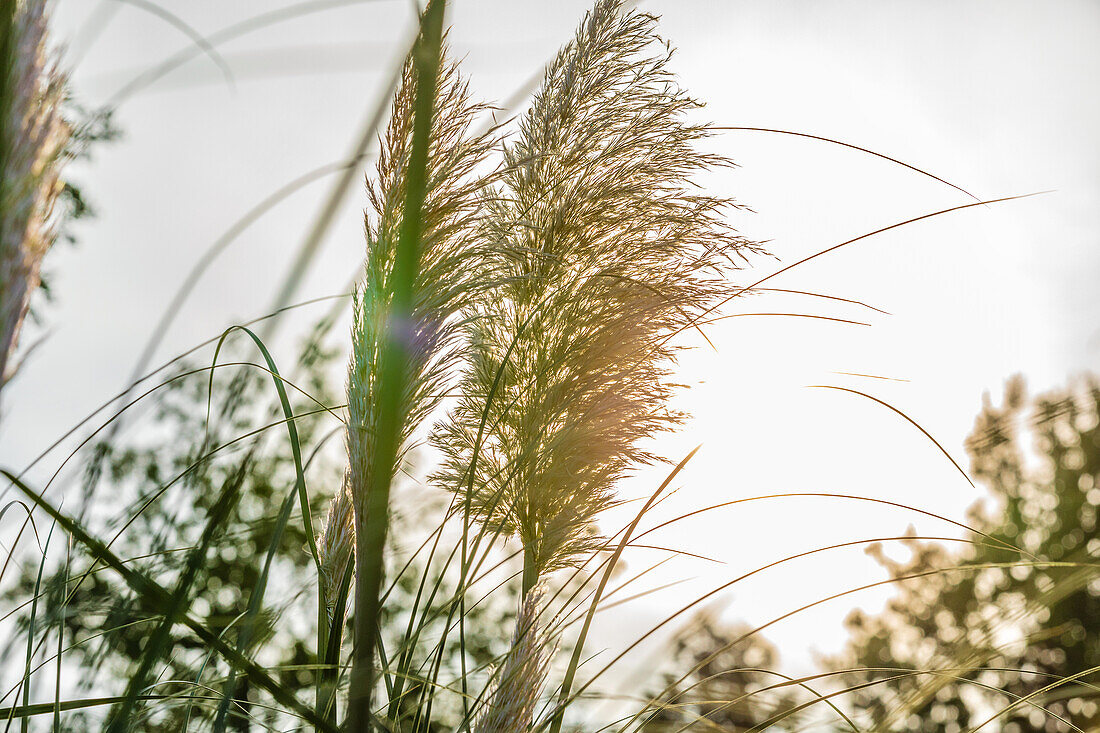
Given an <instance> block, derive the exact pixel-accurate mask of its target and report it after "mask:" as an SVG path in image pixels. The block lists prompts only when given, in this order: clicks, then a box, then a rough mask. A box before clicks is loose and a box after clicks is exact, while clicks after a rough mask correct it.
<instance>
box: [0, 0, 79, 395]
mask: <svg viewBox="0 0 1100 733" xmlns="http://www.w3.org/2000/svg"><path fill="white" fill-rule="evenodd" d="M64 84H65V79H64V76H63V75H62V74H61V73H60V71H58V69H57V67H56V66H55V65H54V64H53V63H52V62H51V60H50V56H49V53H48V50H47V43H46V3H45V0H14V1H13V2H5V3H4V7H3V10H0V386H2V385H3V383H4V381H6V380H7V379H8V378H10V376H11V371H12V369H13V368H12V366H11V364H10V359H11V357H12V353H13V352H14V351H15V347H16V345H17V343H18V339H19V331H20V328H21V326H22V324H23V320H24V319H25V317H26V314H27V309H28V307H29V303H30V296H31V293H33V292H34V290H35V288H37V287H38V283H39V270H40V267H41V263H42V258H43V257H44V256H45V254H46V252H47V251H48V250H49V249H50V247H51V246H52V245H53V243H54V240H55V238H56V223H55V216H54V204H55V202H56V201H57V197H58V194H59V193H60V192H61V189H62V187H63V184H62V182H61V180H60V178H59V174H60V166H61V163H62V161H63V158H64V155H65V147H66V143H67V141H68V138H69V128H68V126H67V125H66V123H65V121H64V119H63V118H62V114H61V102H62V99H63V97H64Z"/></svg>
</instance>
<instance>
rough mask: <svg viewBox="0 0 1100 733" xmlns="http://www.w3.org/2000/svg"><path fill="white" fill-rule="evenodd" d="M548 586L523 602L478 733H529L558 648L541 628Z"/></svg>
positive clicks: (539, 588) (535, 589) (535, 591)
mask: <svg viewBox="0 0 1100 733" xmlns="http://www.w3.org/2000/svg"><path fill="white" fill-rule="evenodd" d="M544 596H545V586H543V585H541V584H540V585H537V586H535V587H534V588H533V589H532V590H531V591H530V592H529V593H528V594H527V596H526V597H525V598H524V599H523V605H522V606H521V607H520V612H519V615H518V616H517V617H516V629H515V632H514V633H513V634H512V644H511V647H510V648H509V649H508V652H507V654H506V655H505V658H504V662H503V663H502V664H501V666H500V669H499V670H498V671H497V672H496V674H495V675H494V676H495V682H494V684H495V686H494V688H493V691H492V692H491V693H490V694H489V696H488V699H487V702H486V705H485V710H484V712H483V713H482V714H481V716H480V717H479V718H478V720H477V723H476V724H475V725H474V733H526V731H529V730H530V729H531V724H532V722H533V720H534V716H535V706H536V704H537V703H538V699H539V693H540V691H541V690H542V685H543V682H545V680H546V674H547V672H548V671H549V669H550V662H551V660H552V659H553V657H554V652H555V651H556V645H555V644H554V643H553V640H551V639H548V638H547V636H546V633H545V632H544V631H543V630H542V628H541V625H540V614H541V613H542V600H543V597H544Z"/></svg>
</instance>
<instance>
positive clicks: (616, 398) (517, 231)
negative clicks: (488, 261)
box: [436, 0, 755, 590]
mask: <svg viewBox="0 0 1100 733" xmlns="http://www.w3.org/2000/svg"><path fill="white" fill-rule="evenodd" d="M655 23H656V19H655V18H654V17H653V16H650V15H646V14H643V13H639V12H635V11H624V10H623V8H622V7H621V3H620V2H618V1H617V0H600V2H598V3H597V4H596V6H595V7H594V8H593V9H592V10H591V11H590V12H589V13H588V15H587V16H586V18H585V19H584V21H583V22H582V24H581V26H580V28H579V29H578V31H577V33H576V36H575V38H574V39H573V40H572V41H571V42H569V43H568V44H567V45H566V46H565V47H564V48H563V49H562V50H561V52H560V53H559V54H558V56H557V58H556V59H555V60H554V61H553V62H552V64H551V65H550V66H549V67H548V69H547V71H546V74H545V78H544V80H543V82H542V86H541V88H540V89H539V90H538V92H537V93H536V94H535V96H534V98H533V101H532V105H531V107H530V109H529V110H528V112H527V113H526V114H525V116H524V117H523V118H522V119H521V121H520V124H519V129H518V132H517V134H516V136H515V139H513V140H512V141H511V142H509V143H508V144H507V145H506V146H505V149H504V156H505V160H506V168H505V172H504V174H503V177H502V182H501V184H500V185H499V186H496V187H495V190H493V191H492V193H491V195H488V196H487V197H486V200H485V204H484V205H485V207H486V209H487V212H488V213H487V216H486V218H485V220H484V221H485V223H484V224H483V226H482V228H481V231H480V236H481V238H482V241H483V242H485V243H486V245H488V246H489V247H490V248H491V254H492V257H493V258H494V268H495V269H496V270H498V271H499V272H501V273H503V274H502V276H501V278H500V280H499V284H498V285H496V286H494V287H493V288H492V289H491V291H489V292H488V294H487V296H486V297H483V298H480V299H479V300H478V301H477V303H476V304H474V305H473V306H471V307H470V308H468V309H467V315H468V320H469V322H470V325H469V327H468V337H469V339H470V341H471V344H472V347H471V348H472V352H473V353H472V358H471V362H470V364H469V366H468V369H467V371H466V372H465V375H464V378H463V381H462V383H461V387H460V390H459V391H460V393H461V398H460V401H459V403H458V405H457V407H456V409H455V410H454V412H453V415H452V419H451V420H450V421H449V422H448V423H447V424H446V425H445V426H444V427H443V428H442V429H441V430H440V431H439V432H438V434H437V436H436V443H437V444H438V446H439V447H440V448H441V449H442V452H443V453H444V456H445V463H444V466H443V468H442V469H441V471H439V472H438V473H437V475H436V479H437V480H438V481H439V482H440V483H441V484H442V485H444V486H447V487H448V488H451V489H452V490H455V491H459V492H462V493H463V495H464V498H465V499H466V500H467V502H468V505H469V508H470V510H471V511H472V513H473V514H474V516H476V517H478V518H480V519H481V520H483V521H485V522H488V523H491V524H492V525H494V526H498V527H503V529H504V530H505V531H506V532H508V533H512V534H515V535H518V536H519V538H520V540H521V541H522V543H523V546H524V549H525V575H524V588H525V590H526V589H530V588H531V587H533V586H534V585H535V583H536V582H537V580H538V577H539V576H541V575H543V574H545V573H547V572H550V571H553V570H555V569H558V568H562V567H565V566H568V565H570V564H573V563H574V562H575V561H576V560H577V559H579V558H582V557H586V556H588V555H589V553H591V552H592V551H593V550H594V549H595V548H596V547H597V546H598V545H599V542H600V540H599V538H598V537H596V536H595V533H594V532H593V531H592V521H593V519H594V517H595V516H596V515H597V514H598V513H599V512H601V511H602V510H604V509H606V508H607V507H609V506H611V505H612V504H613V503H614V501H615V499H614V493H613V488H614V486H615V484H616V482H617V481H618V480H619V479H620V478H622V477H623V476H624V475H625V474H627V473H628V471H629V470H630V469H631V467H633V466H636V465H639V464H644V463H646V462H650V461H653V460H655V456H653V455H651V454H650V453H648V452H647V451H646V450H645V448H644V447H643V441H644V440H645V439H646V438H649V437H651V436H653V435H654V434H656V433H660V432H662V431H667V430H669V429H671V428H673V427H674V426H675V425H676V424H677V423H679V422H680V421H681V419H682V416H681V415H679V414H677V413H675V412H672V411H670V410H669V409H668V407H667V406H666V402H667V399H668V398H669V396H670V395H671V392H672V389H673V385H672V384H671V383H670V381H669V377H670V367H671V364H672V360H673V357H674V355H675V353H676V350H677V347H676V346H675V345H674V344H672V343H670V341H669V339H670V337H671V336H672V335H674V334H676V333H677V332H679V331H681V330H683V329H685V328H687V327H689V326H690V324H691V323H692V319H693V318H694V317H696V316H697V315H698V314H700V313H702V312H703V311H704V310H705V309H706V308H707V307H709V306H711V305H713V304H714V303H716V302H717V301H718V300H719V299H720V298H722V297H724V296H725V295H727V294H728V293H729V292H730V286H729V284H728V275H729V273H730V271H731V270H732V269H734V268H735V267H736V266H737V261H738V257H739V256H741V255H743V254H745V253H747V252H749V251H752V250H754V249H755V246H754V245H753V244H751V243H749V242H747V241H745V240H744V239H742V238H741V237H739V236H738V235H737V234H736V233H735V232H734V231H733V230H732V229H731V228H730V226H729V225H728V224H727V223H726V221H725V218H724V217H725V214H726V213H728V210H729V209H730V208H731V207H733V206H734V203H733V202H732V201H731V200H730V199H727V198H722V197H716V196H709V195H705V194H703V193H701V192H700V191H699V189H697V188H696V187H695V186H694V183H693V179H694V177H695V176H696V175H697V174H700V173H703V172H705V171H707V170H710V169H713V168H715V167H719V166H723V165H726V164H727V163H728V161H727V160H726V159H725V158H722V157H720V156H716V155H711V154H707V153H705V152H702V151H700V150H699V148H698V144H699V143H700V142H701V141H702V140H703V139H704V138H706V137H707V136H708V134H709V133H708V128H707V127H706V126H704V125H698V124H693V123H690V122H689V121H687V115H688V114H689V113H691V112H693V111H694V110H696V109H697V108H698V107H699V106H700V105H699V103H698V102H696V101H695V100H693V99H692V98H691V97H689V96H688V95H687V94H686V93H685V92H684V91H682V90H681V89H680V88H679V87H678V86H677V85H676V82H675V80H674V78H673V76H672V75H671V73H670V72H669V69H668V62H669V59H670V56H671V51H670V50H669V49H668V47H667V45H666V44H665V43H664V42H663V41H662V40H661V39H660V38H659V37H658V36H657V34H656V32H655V28H654V26H655Z"/></svg>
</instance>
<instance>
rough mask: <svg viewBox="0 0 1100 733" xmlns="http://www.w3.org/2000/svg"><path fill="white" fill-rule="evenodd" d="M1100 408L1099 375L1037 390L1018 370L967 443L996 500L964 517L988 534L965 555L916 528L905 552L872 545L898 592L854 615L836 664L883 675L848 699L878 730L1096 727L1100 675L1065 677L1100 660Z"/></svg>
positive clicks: (854, 678) (977, 473)
mask: <svg viewBox="0 0 1100 733" xmlns="http://www.w3.org/2000/svg"><path fill="white" fill-rule="evenodd" d="M1098 416H1100V385H1098V384H1097V382H1096V381H1095V379H1091V378H1090V379H1086V380H1083V381H1082V382H1081V383H1079V384H1076V385H1071V386H1070V387H1069V388H1067V389H1065V390H1062V391H1060V392H1055V393H1052V394H1048V395H1045V396H1042V397H1040V398H1038V399H1035V400H1034V401H1029V400H1028V398H1027V396H1026V392H1025V387H1024V383H1023V380H1022V379H1020V378H1015V379H1013V380H1011V381H1010V382H1009V384H1008V385H1007V388H1006V390H1005V396H1004V400H1003V404H1002V405H1001V406H1000V407H996V406H994V405H992V404H991V403H990V401H989V399H988V398H987V399H986V400H985V404H984V406H983V409H982V411H981V413H980V414H979V416H978V418H977V421H976V424H975V427H974V430H973V432H972V434H971V436H970V438H969V439H968V441H967V449H968V451H969V453H970V457H971V473H972V475H973V477H974V478H975V479H976V480H978V481H980V482H981V483H982V484H984V485H985V486H986V487H987V488H988V490H989V492H990V494H991V497H990V499H991V500H992V501H991V502H984V503H979V504H978V505H976V506H975V507H974V509H972V511H971V515H970V517H969V524H970V526H971V527H972V528H974V529H975V530H977V531H978V532H982V533H985V534H986V535H987V536H985V537H983V536H981V535H980V534H976V533H975V534H971V535H970V536H969V539H970V540H972V541H973V542H974V543H975V544H968V545H966V549H965V550H963V551H962V552H961V553H954V552H951V551H948V550H947V549H945V548H944V547H943V546H942V545H940V544H935V543H928V542H922V541H918V540H915V539H914V540H909V541H907V543H906V544H907V545H908V549H909V550H910V552H911V555H910V557H909V558H908V559H907V560H906V561H904V562H898V561H895V560H892V559H890V558H889V557H888V556H887V555H886V554H885V553H884V551H883V549H882V548H881V547H875V548H872V550H871V554H872V555H873V556H874V557H876V558H877V559H878V560H879V561H880V562H881V564H882V565H883V566H885V567H886V568H887V569H888V570H889V571H890V573H891V574H892V576H893V577H894V578H897V579H899V583H898V585H897V589H898V590H897V595H896V596H895V597H894V598H893V600H891V601H890V603H889V604H888V606H887V607H886V609H885V610H884V611H883V612H882V613H881V614H879V615H867V614H864V613H859V612H857V613H853V614H852V615H851V616H850V617H849V619H848V621H847V626H848V629H849V631H850V634H851V639H850V645H849V649H848V651H847V653H846V655H845V656H844V657H842V658H838V659H834V660H831V664H832V666H833V667H834V668H835V669H838V670H839V669H845V668H852V667H863V668H869V669H867V670H866V671H861V672H859V673H856V674H850V675H848V676H847V682H848V683H849V684H851V685H858V684H862V683H866V682H875V683H877V684H873V685H872V686H870V687H867V688H865V689H861V690H859V691H858V692H855V693H854V695H853V698H852V699H853V702H854V705H855V707H856V708H857V709H858V711H859V712H860V713H861V714H862V715H863V716H864V717H865V718H866V719H867V721H870V722H871V723H873V724H874V725H875V728H874V730H884V731H895V730H896V731H928V733H932V732H933V731H935V732H936V733H956V732H957V731H960V730H970V729H971V728H972V727H975V726H979V725H981V724H983V723H984V722H985V721H986V720H987V719H989V718H992V717H993V716H995V715H997V716H998V717H997V719H996V721H997V722H996V723H995V724H992V725H991V727H990V729H991V730H1002V731H1003V732H1004V733H1025V732H1035V733H1039V732H1043V733H1046V732H1048V731H1049V732H1051V733H1053V732H1054V731H1065V730H1071V727H1070V726H1069V725H1068V724H1067V723H1072V724H1073V725H1075V726H1077V727H1078V728H1079V729H1082V730H1085V731H1094V730H1100V689H1098V688H1097V687H1095V686H1094V685H1096V684H1097V683H1100V676H1098V675H1097V674H1083V675H1081V676H1079V677H1076V678H1074V679H1069V678H1071V677H1074V676H1075V675H1078V674H1080V673H1085V672H1088V671H1089V670H1093V669H1095V668H1097V667H1098V666H1100V597H1098V596H1100V567H1098V566H1097V565H1096V564H1095V558H1096V556H1097V555H1098V554H1100V532H1098V529H1097V507H1098V505H1100V427H1098ZM1028 438H1031V440H1032V441H1033V446H1032V447H1031V449H1030V450H1029V446H1028V445H1027V440H1028ZM988 504H992V506H991V508H987V505H988ZM1006 545H1012V546H1015V547H1017V548H1019V550H1021V551H1022V552H1016V551H1011V550H1008V549H1006V547H1005V546H1006ZM964 565H968V566H972V567H971V568H970V569H957V570H951V571H949V572H946V573H933V574H927V575H919V574H921V573H927V572H928V571H933V570H936V569H940V568H952V567H959V566H964ZM982 566H984V567H982ZM913 575H919V577H916V578H912V579H905V578H907V577H908V576H913ZM911 672H918V673H917V674H913V673H911ZM1029 695H1030V696H1032V697H1030V698H1029V699H1027V700H1021V698H1024V697H1026V696H1029ZM1044 708H1045V711H1044ZM1059 718H1061V720H1060V719H1059ZM867 721H864V722H867Z"/></svg>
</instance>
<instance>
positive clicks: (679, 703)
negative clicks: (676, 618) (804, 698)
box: [641, 611, 812, 733]
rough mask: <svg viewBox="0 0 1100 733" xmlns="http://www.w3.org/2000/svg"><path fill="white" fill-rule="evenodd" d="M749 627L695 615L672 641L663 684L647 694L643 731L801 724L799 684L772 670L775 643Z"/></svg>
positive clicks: (732, 732)
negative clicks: (797, 709)
mask: <svg viewBox="0 0 1100 733" xmlns="http://www.w3.org/2000/svg"><path fill="white" fill-rule="evenodd" d="M750 631H751V627H749V626H747V625H745V624H744V623H729V622H725V621H723V620H722V619H720V618H719V617H718V616H717V615H716V614H715V613H713V612H711V611H703V612H700V613H699V614H697V615H696V616H695V617H694V618H693V619H692V620H691V621H690V622H689V623H688V624H687V625H686V626H685V627H684V628H683V629H682V630H681V631H680V632H679V633H678V634H677V635H676V636H675V637H674V638H673V639H672V640H671V642H670V646H671V649H670V659H671V661H670V665H669V666H670V668H671V671H670V672H668V673H666V675H665V686H664V688H663V689H662V690H660V691H659V692H652V691H651V692H650V693H648V695H647V696H646V697H647V698H648V699H651V700H653V702H652V703H651V707H652V709H653V712H652V713H650V717H649V718H648V719H647V720H646V722H645V724H644V725H643V726H642V728H641V730H642V731H645V733H672V732H673V731H680V730H711V731H724V732H725V733H744V732H746V731H749V730H763V729H764V728H765V727H767V729H768V730H772V731H788V730H795V729H797V728H798V723H799V721H800V717H799V715H798V714H797V713H794V712H793V709H794V708H795V707H797V706H798V704H799V701H798V699H797V692H796V690H797V689H798V688H797V687H795V686H793V685H791V684H790V682H789V679H788V678H786V677H784V676H782V675H780V674H777V673H776V672H775V671H774V670H776V668H777V667H778V664H779V654H778V652H777V650H776V648H775V647H774V646H772V644H771V643H770V642H768V641H767V640H765V639H763V638H761V637H760V636H759V635H757V634H750V633H749V632H750ZM811 694H812V693H811ZM758 726H759V727H758Z"/></svg>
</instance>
